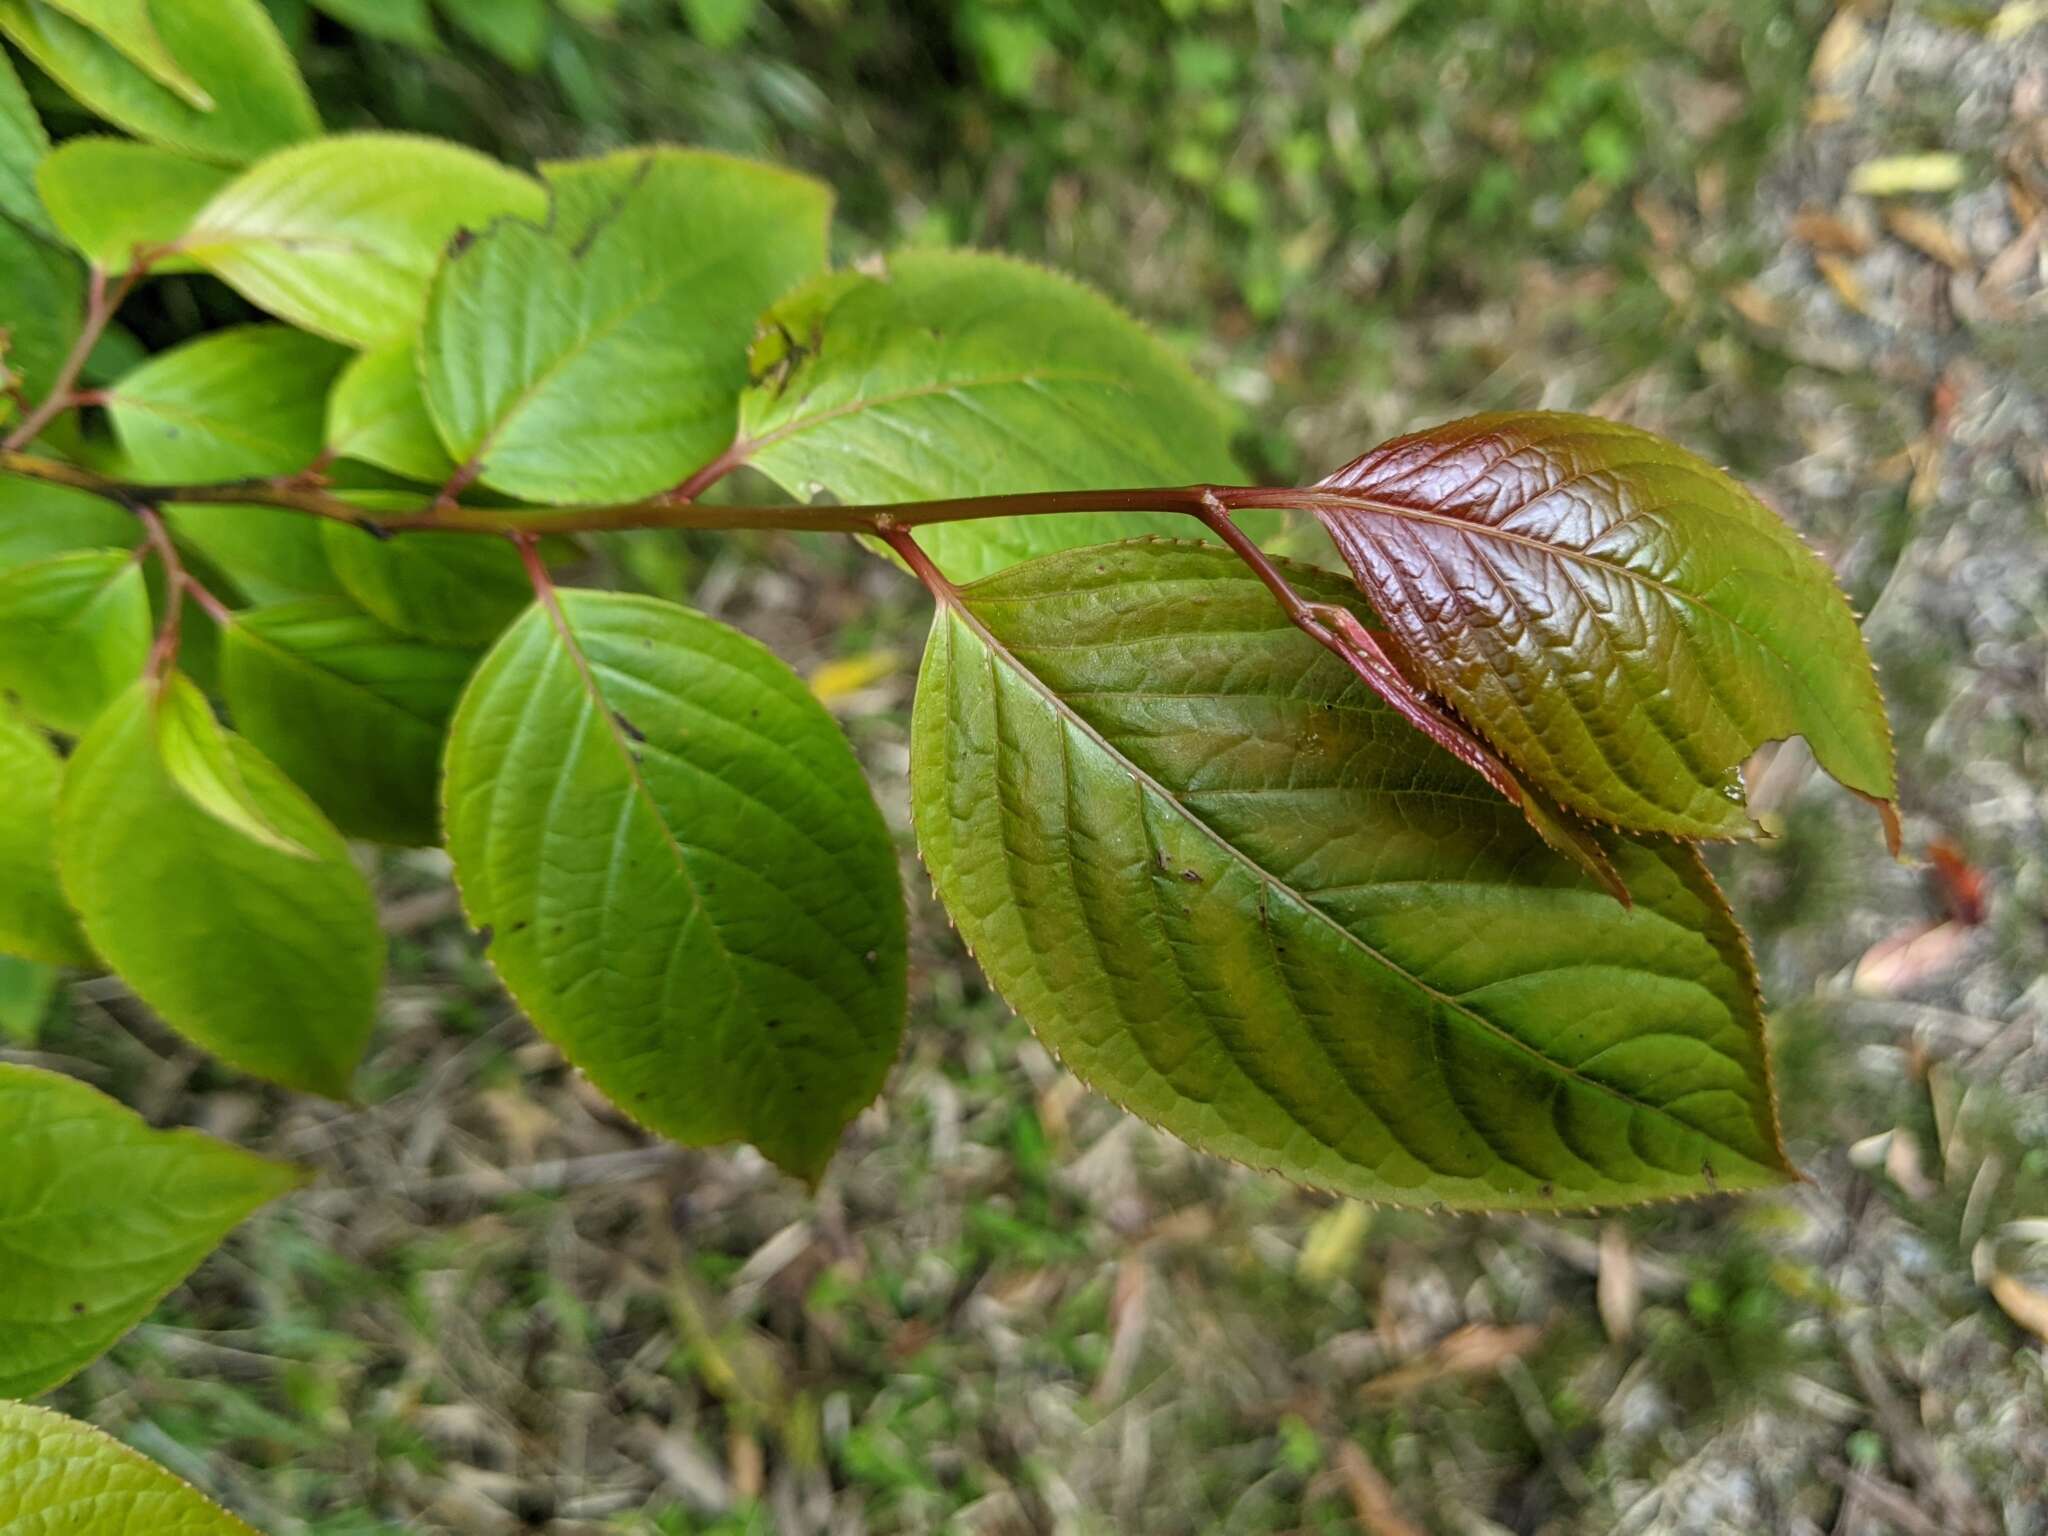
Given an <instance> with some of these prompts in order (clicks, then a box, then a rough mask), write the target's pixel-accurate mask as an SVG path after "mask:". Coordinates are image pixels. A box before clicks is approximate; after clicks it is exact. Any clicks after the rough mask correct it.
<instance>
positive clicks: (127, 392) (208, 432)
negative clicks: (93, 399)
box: [107, 325, 348, 484]
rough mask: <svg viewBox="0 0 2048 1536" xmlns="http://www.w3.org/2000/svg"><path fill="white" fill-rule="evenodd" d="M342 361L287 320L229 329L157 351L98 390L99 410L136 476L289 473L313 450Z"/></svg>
mask: <svg viewBox="0 0 2048 1536" xmlns="http://www.w3.org/2000/svg"><path fill="white" fill-rule="evenodd" d="M347 360H348V354H347V353H345V352H343V351H342V350H341V348H339V347H337V346H335V345H333V344H332V343H331V342H326V341H322V340H321V339H320V338H319V337H318V336H308V335H307V334H306V333H305V332H304V331H295V330H293V329H291V328H290V327H289V326H283V325H243V326H237V327H235V328H234V329H232V330H226V331H215V332H213V333H211V334H210V335H206V336H201V337H199V338H198V339H197V340H195V341H188V342H185V343H184V344H183V345H181V346H176V347H173V348H171V350H170V351H168V352H159V353H158V354H157V355H156V356H154V357H152V358H151V359H150V360H149V361H148V362H146V363H144V364H143V365H142V366H141V367H140V368H138V369H136V370H135V371H134V372H133V373H131V374H129V375H127V377H125V378H123V379H121V380H120V381H119V382H118V383H116V384H114V385H113V386H112V387H111V388H110V389H109V390H108V391H107V413H108V415H109V416H111V417H112V418H113V422H114V431H115V433H116V434H117V435H118V436H119V437H120V439H121V446H122V448H123V449H125V450H126V452H127V455H128V461H129V466H130V467H131V468H132V469H133V471H134V473H135V474H136V475H137V476H138V477H139V478H142V479H145V480H158V481H167V482H183V483H188V484H189V483H199V484H203V483H205V482H207V481H212V480H233V479H238V478H241V477H243V476H250V475H288V474H293V473H295V472H297V471H298V470H301V469H304V468H305V467H306V465H307V464H309V463H311V462H312V460H313V459H314V457H315V456H316V455H317V454H318V453H319V452H320V440H321V437H322V435H323V433H324V431H325V428H326V420H325V413H326V403H325V402H326V396H327V387H328V385H329V383H330V382H332V380H333V378H334V376H335V374H337V373H339V372H340V371H341V366H342V364H343V363H344V362H346V361H347Z"/></svg>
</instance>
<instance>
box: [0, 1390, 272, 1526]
mask: <svg viewBox="0 0 2048 1536" xmlns="http://www.w3.org/2000/svg"><path fill="white" fill-rule="evenodd" d="M0 1530H7V1531H10V1532H15V1531H18V1532H21V1533H23V1536H30V1533H34V1536H144V1533H153V1536H154V1533H161V1536H172V1533H175V1536H258V1533H257V1532H256V1531H255V1530H254V1529H253V1528H252V1527H250V1526H248V1525H245V1524H244V1523H243V1522H242V1521H240V1520H237V1519H236V1518H235V1517H234V1516H233V1515H231V1514H229V1513H228V1512H227V1511H226V1510H224V1509H222V1508H220V1507H219V1506H218V1505H216V1504H214V1503H213V1502H212V1501H211V1500H209V1499H207V1498H205V1497H203V1496H202V1495H200V1494H199V1493H197V1492H195V1491H194V1490H193V1489H192V1488H191V1487H190V1486H189V1485H187V1484H185V1483H183V1482H180V1481H179V1480H178V1479H177V1478H175V1477H173V1476H171V1474H170V1473H168V1472H166V1471H165V1470H164V1469H163V1468H162V1467H160V1466H158V1465H157V1464H156V1463H155V1462H153V1461H150V1460H148V1459H146V1458H145V1457H143V1456H140V1455H138V1454H137V1453H136V1452H134V1451H131V1450H130V1449H129V1448H128V1447H127V1446H125V1445H123V1444H121V1442H120V1441H118V1440H116V1439H114V1438H113V1437H112V1436H110V1435H105V1434H102V1433H101V1432H100V1431H99V1430H97V1429H94V1428H93V1427H92V1426H91V1425H89V1424H81V1423H79V1422H78V1421H77V1420H76V1419H67V1418H65V1417H64V1416H63V1415H62V1414H61V1413H53V1412H51V1411H50V1410H49V1409H47V1408H38V1407H36V1406H35V1405H34V1404H33V1403H0Z"/></svg>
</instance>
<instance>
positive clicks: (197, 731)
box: [155, 686, 314, 859]
mask: <svg viewBox="0 0 2048 1536" xmlns="http://www.w3.org/2000/svg"><path fill="white" fill-rule="evenodd" d="M155 726H156V751H157V758H158V760H159V761H160V762H162V764H163V769H164V772H165V774H166V775H168V776H169V778H170V781H171V783H172V784H173V785H174V786H176V788H177V789H178V791H179V792H180V793H182V794H183V795H184V796H185V798H186V799H187V800H189V801H191V802H192V803H193V804H194V805H196V806H198V807H199V808H200V809H201V810H202V811H204V812H206V814H207V815H209V816H211V817H212V818H213V819H214V820H215V821H217V822H219V823H220V824H221V825H222V826H224V827H227V828H228V829H230V830H231V831H234V832H237V833H239V834H240V835H242V836H243V837H246V838H249V839H250V840H251V841H253V842H257V843H260V844H262V845H263V846H264V847H266V848H273V849H275V850H276V851H277V852H279V853H286V854H290V855H291V856H292V857H293V858H297V859H310V858H312V857H314V854H313V851H312V850H311V849H310V848H307V847H306V846H305V845H304V844H303V843H300V842H299V841H297V840H296V839H294V838H293V837H292V836H291V835H290V834H289V833H287V832H283V831H280V830H279V829H278V827H277V825H276V824H275V821H274V819H273V818H272V817H271V816H269V815H268V814H267V813H266V809H265V807H264V805H263V803H262V802H261V801H260V800H259V799H258V798H257V790H256V786H255V784H253V783H252V782H251V781H250V779H249V777H248V775H246V774H245V773H244V772H243V771H242V759H241V757H240V755H239V754H238V753H237V752H236V750H235V745H234V738H233V737H232V736H230V735H229V734H228V732H227V730H226V728H225V727H223V726H222V725H221V723H220V721H219V720H218V719H217V718H216V717H215V715H214V713H213V706H212V705H211V704H209V703H208V702H207V701H206V696H205V695H204V694H203V693H201V692H200V691H199V690H198V689H197V688H194V687H186V686H180V687H171V688H166V689H165V690H164V692H163V694H162V695H161V696H160V697H159V698H158V699H157V701H156V718H155Z"/></svg>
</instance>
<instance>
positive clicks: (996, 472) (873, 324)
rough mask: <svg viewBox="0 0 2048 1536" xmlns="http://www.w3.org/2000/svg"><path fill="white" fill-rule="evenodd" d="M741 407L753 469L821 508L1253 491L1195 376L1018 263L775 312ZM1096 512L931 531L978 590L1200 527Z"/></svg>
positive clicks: (924, 257) (944, 269) (1222, 421)
mask: <svg viewBox="0 0 2048 1536" xmlns="http://www.w3.org/2000/svg"><path fill="white" fill-rule="evenodd" d="M752 361H753V371H754V375H755V379H756V382H755V384H754V386H753V387H752V388H751V389H749V390H748V392H747V395H746V398H745V400H744V401H743V403H742V406H741V423H740V427H741V433H742V436H743V438H744V439H745V440H746V444H745V446H746V457H747V461H748V462H749V463H751V464H753V465H754V466H755V467H756V468H757V469H760V470H762V471H764V472H765V473H767V474H769V475H771V476H773V477H774V479H775V480H776V481H777V482H778V483H780V484H781V485H782V486H783V487H784V488H785V489H786V490H788V491H790V492H791V493H792V494H794V495H796V496H799V497H802V498H804V499H805V500H810V499H812V498H813V497H815V496H816V495H818V494H819V493H820V492H830V493H831V494H832V495H833V496H835V497H837V498H838V499H839V500H840V501H845V502H855V501H924V500H929V499H932V498H935V497H942V496H979V495H988V494H996V493H1001V492H1010V491H1065V490H1092V489H1101V488H1111V487H1121V486H1139V485H1186V484H1189V483H1192V482H1196V481H1204V480H1213V481H1231V480H1235V479H1236V478H1237V470H1236V466H1235V465H1234V464H1233V462H1232V460H1231V457H1230V424H1229V422H1228V420H1227V419H1226V418H1225V417H1224V415H1223V412H1222V410H1221V409H1220V407H1219V406H1218V404H1217V402H1216V401H1215V399H1214V398H1213V397H1212V396H1211V395H1210V394H1209V393H1208V391H1207V390H1206V389H1204V388H1203V387H1202V385H1200V384H1199V383H1197V382H1196V380H1195V377H1194V375H1193V374H1192V373H1190V372H1189V371H1188V369H1187V367H1186V366H1185V365H1184V364H1182V363H1181V362H1180V360H1179V359H1177V358H1175V357H1174V356H1173V355H1172V354H1171V353H1170V352H1168V351H1167V350H1166V348H1165V347H1164V346H1162V345H1161V344H1160V343H1159V342H1158V341H1157V340H1155V339H1154V338H1153V337H1152V336H1150V335H1149V334H1147V333H1146V332H1145V330H1144V329H1143V328H1142V327H1140V326H1139V325H1138V324H1137V323H1136V322H1135V321H1133V320H1132V319H1131V318H1130V317H1129V316H1128V315H1126V314H1124V313H1123V312H1122V311H1121V310H1119V309H1118V308H1117V307H1116V306H1115V305H1113V304H1111V303H1110V302H1109V301H1108V300H1107V299H1105V298H1103V297H1102V296H1101V295H1100V294H1098V293H1095V292H1094V291H1092V290H1090V289H1088V288H1084V287H1082V286H1081V285H1080V284H1079V283H1076V282H1074V281H1072V280H1071V279H1069V278H1065V277H1061V276H1059V275H1058V274H1056V273H1053V272H1048V271H1045V270H1043V269H1041V268H1038V267H1033V266H1030V265H1028V264H1027V263H1024V262H1019V261H1013V260H1010V259H1008V258H1006V257H1001V256H991V255H980V254H967V253H957V252H953V253H907V254H903V255H898V256H894V257H892V258H890V261H889V267H888V271H887V273H886V274H885V275H883V276H879V277H868V276H864V275H861V274H858V273H851V272H839V273H833V274H832V275H830V276H828V277H825V278H821V279H819V280H818V281H817V282H815V283H813V284H811V285H809V286H807V287H806V288H804V289H803V290H801V291H800V292H798V293H796V294H794V295H792V296H791V297H790V298H789V299H787V300H786V301H784V302H783V303H782V304H779V305H777V306H776V308H775V310H774V311H773V312H772V313H771V314H770V316H769V317H768V319H767V321H766V322H765V325H764V339H763V340H762V342H760V343H759V344H758V345H757V346H756V347H755V349H754V353H753V360H752ZM1193 527H1194V525H1193V524H1192V523H1191V522H1190V521H1189V520H1188V519H1186V518H1183V517H1170V516H1163V515H1160V514H1156V513H1138V512H1083V513H1070V514H1064V515H1060V516H1054V517H1030V518H1004V519H996V520H992V521H987V522H972V523H951V524H944V525H941V526H938V527H933V528H930V529H926V530H924V531H923V532H922V533H920V535H919V539H920V541H921V542H922V543H923V544H924V546H925V549H926V551H927V553H929V554H930V555H931V556H932V558H933V560H934V562H935V563H936V564H937V565H938V566H939V568H940V569H941V570H943V571H945V572H946V573H947V574H948V575H949V576H951V577H953V578H954V579H955V580H958V581H971V580H974V579H975V578H977V577H980V576H984V575H987V574H988V573H989V572H991V571H996V570H1000V569H1001V568H1002V567H1004V566H1006V565H1011V564H1014V563H1015V562H1016V561H1018V560H1022V559H1026V558H1028V557H1030V556H1032V555H1035V554H1044V553H1046V552H1048V551H1050V550H1055V549H1064V548H1068V547H1070V546H1074V545H1083V544H1095V543H1100V542H1103V541H1104V540H1108V539H1115V538H1121V537H1124V536H1126V535H1130V534H1138V533H1147V532H1163V533H1174V534H1186V533H1188V532H1189V530H1190V529H1192V528H1193Z"/></svg>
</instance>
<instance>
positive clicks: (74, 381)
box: [0, 261, 144, 450]
mask: <svg viewBox="0 0 2048 1536" xmlns="http://www.w3.org/2000/svg"><path fill="white" fill-rule="evenodd" d="M143 270H144V268H143V264H142V263H141V262H140V261H137V262H136V264H135V265H134V266H132V267H130V268H129V269H128V270H127V271H126V272H124V273H122V274H121V276H120V278H119V280H118V281H116V282H114V283H113V284H111V285H109V284H108V282H107V271H106V268H104V267H102V266H100V265H99V264H98V263H97V262H95V263H94V264H93V268H92V276H91V278H90V280H89V282H90V286H89V288H88V289H87V292H86V303H85V321H84V323H83V324H82V325H80V326H79V328H78V335H77V337H76V338H74V339H73V341H72V343H71V350H70V351H69V352H68V353H66V354H65V357H64V361H63V362H62V363H61V364H60V365H59V366H58V368H57V376H56V377H55V378H54V379H52V380H51V381H50V389H49V393H48V394H46V395H44V396H43V403H42V404H41V405H39V406H37V407H36V408H35V409H34V410H32V411H30V412H29V413H28V414H27V415H26V416H24V417H22V419H21V420H20V421H18V422H16V423H15V426H14V430H13V431H11V432H9V433H8V434H7V437H6V439H5V441H4V443H0V447H4V448H6V449H9V450H12V449H15V448H19V447H21V446H22V445H23V444H24V443H32V442H34V441H35V440H36V435H37V434H38V433H40V432H41V431H42V430H43V428H45V427H47V426H48V425H49V424H50V423H51V422H52V421H53V420H55V419H56V417H58V416H59V415H61V414H62V413H63V412H65V411H66V410H69V409H70V408H71V407H72V406H74V405H77V404H79V403H81V399H82V397H81V396H80V395H79V393H78V387H77V386H78V375H79V373H80V372H81V371H82V370H83V369H84V367H85V362H86V359H87V358H89V357H91V356H92V349H93V348H94V347H95V346H97V345H99V339H100V335H101V333H102V332H104V331H105V330H106V328H107V323H108V322H109V321H110V320H112V319H113V318H114V311H115V310H117V309H119V308H120V307H121V301H122V300H123V299H125V298H127V297H128V293H129V290H130V289H132V288H133V287H134V286H135V284H136V281H137V279H139V278H140V277H141V276H142V273H143Z"/></svg>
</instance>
